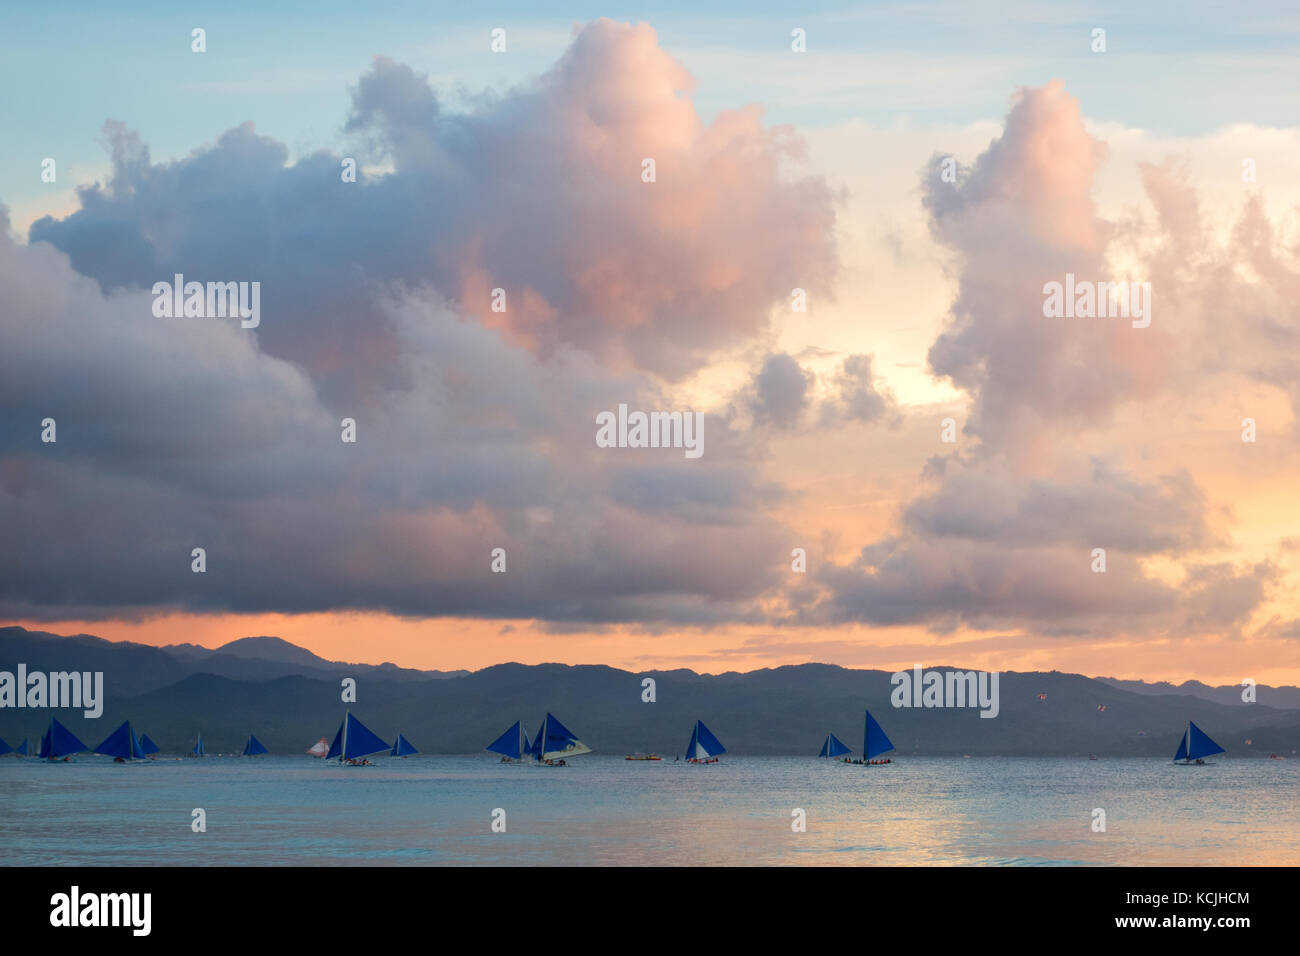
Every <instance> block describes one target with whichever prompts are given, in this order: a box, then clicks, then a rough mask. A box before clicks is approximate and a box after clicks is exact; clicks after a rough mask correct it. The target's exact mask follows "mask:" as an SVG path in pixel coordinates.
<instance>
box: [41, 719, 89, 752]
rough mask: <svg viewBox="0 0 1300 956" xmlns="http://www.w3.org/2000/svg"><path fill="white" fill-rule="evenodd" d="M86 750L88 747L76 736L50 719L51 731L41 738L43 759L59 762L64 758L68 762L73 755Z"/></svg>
mask: <svg viewBox="0 0 1300 956" xmlns="http://www.w3.org/2000/svg"><path fill="white" fill-rule="evenodd" d="M86 749H87V748H86V745H85V744H83V743H82V742H81V741H80V740H78V739H77V735H76V734H74V733H73V732H72V731H70V730H69V729H68V728H67V727H64V726H63V725H62V724H61V723H59V722H58V720H56V719H55V718H53V717H51V718H50V729H49V730H47V731H45V735H44V736H43V737H41V752H40V756H41V757H42V758H45V759H49V760H58V759H59V758H60V757H62V758H63V759H64V760H67V759H68V758H69V757H70V756H71V755H72V754H79V753H81V752H82V751H84V750H86Z"/></svg>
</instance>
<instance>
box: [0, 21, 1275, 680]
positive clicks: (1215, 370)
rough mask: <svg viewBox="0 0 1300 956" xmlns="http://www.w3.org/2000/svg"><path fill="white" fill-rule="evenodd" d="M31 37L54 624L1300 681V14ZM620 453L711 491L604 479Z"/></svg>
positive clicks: (172, 633) (26, 67) (335, 24)
mask: <svg viewBox="0 0 1300 956" xmlns="http://www.w3.org/2000/svg"><path fill="white" fill-rule="evenodd" d="M12 20H13V23H12V25H11V28H9V29H7V30H6V33H5V36H4V37H3V39H0V44H2V47H3V51H4V56H3V57H0V82H3V83H4V84H5V85H6V87H7V88H8V89H10V90H20V91H22V93H21V95H15V96H10V97H6V98H5V100H4V103H3V105H0V129H3V130H4V133H5V135H4V136H3V139H2V140H0V203H2V204H3V209H4V216H5V217H6V223H5V228H3V229H0V232H2V233H3V235H0V303H3V304H2V305H0V345H2V347H0V527H3V528H4V530H5V533H4V536H3V543H0V618H2V619H3V620H5V621H7V622H10V623H18V624H23V625H24V626H28V627H33V628H39V629H41V630H48V631H54V632H56V633H78V632H86V633H92V634H96V635H99V636H102V637H106V638H110V639H115V640H136V641H142V642H146V643H151V644H168V643H179V642H195V643H201V644H205V645H207V646H217V645H219V644H222V643H225V642H226V641H229V640H234V639H236V638H239V637H244V636H250V635H260V634H273V635H277V636H280V637H283V638H285V639H287V640H291V641H293V642H295V643H297V644H300V645H303V646H305V647H308V648H310V649H311V650H313V651H315V652H316V653H318V654H321V655H322V656H325V657H328V658H331V659H339V660H349V661H357V662H367V663H379V662H382V661H392V662H394V663H398V664H401V665H404V666H411V667H424V668H437V669H444V670H446V669H457V668H479V667H484V666H488V665H491V664H494V663H499V662H503V661H509V660H515V661H521V662H524V663H537V662H543V661H560V662H566V663H604V664H611V665H614V666H619V667H627V668H630V669H648V668H665V667H690V668H693V669H695V670H699V671H708V672H720V671H726V670H742V671H743V670H752V669H755V668H759V667H770V666H779V665H783V664H793V663H802V662H805V661H821V662H828V663H835V664H841V665H844V666H849V667H877V668H886V669H890V670H894V669H899V668H904V667H911V666H913V665H917V664H921V665H943V664H949V665H955V666H964V667H978V668H982V669H988V670H1000V671H1007V670H1047V669H1058V670H1064V671H1074V672H1081V673H1086V674H1090V675H1109V676H1116V677H1129V678H1143V679H1148V680H1160V679H1168V680H1175V681H1181V680H1185V679H1189V678H1196V679H1200V680H1204V681H1207V682H1209V683H1227V682H1232V683H1236V682H1239V681H1240V680H1242V679H1243V678H1247V677H1249V678H1252V679H1255V680H1257V681H1259V682H1262V683H1275V684H1276V683H1292V684H1295V683H1300V607H1298V606H1297V601H1296V591H1295V589H1296V585H1297V583H1298V577H1297V575H1298V574H1300V560H1298V556H1300V548H1298V547H1297V546H1298V545H1300V504H1298V503H1297V500H1296V496H1295V494H1294V485H1295V482H1294V476H1295V475H1296V474H1297V466H1298V465H1300V456H1298V449H1297V438H1298V437H1300V422H1298V420H1297V417H1296V413H1295V405H1296V402H1297V401H1298V400H1300V384H1298V383H1300V375H1298V374H1297V372H1300V368H1297V365H1298V363H1300V339H1298V336H1300V328H1298V326H1297V322H1298V320H1300V305H1297V303H1298V302H1300V261H1298V260H1300V218H1298V215H1297V213H1298V212H1300V127H1298V126H1297V124H1298V123H1300V120H1298V119H1297V117H1300V111H1297V109H1296V105H1297V98H1296V94H1295V90H1297V89H1300V83H1298V82H1297V80H1300V76H1298V75H1297V74H1298V73H1300V66H1297V64H1298V63H1300V58H1297V56H1296V54H1297V41H1298V38H1300V12H1297V11H1295V10H1294V8H1292V7H1288V6H1287V5H1283V4H1278V5H1268V4H1254V5H1251V7H1250V9H1248V10H1240V9H1238V8H1237V7H1236V6H1235V5H1230V4H1209V3H1204V4H1191V5H1187V4H1178V5H1174V4H1143V5H1133V4H1053V5H1050V6H1048V7H1041V5H1030V4H1017V3H998V4H980V3H960V4H958V3H953V4H947V3H934V4H924V3H880V4H858V5H851V4H811V5H807V4H805V5H801V6H799V8H798V9H794V8H788V7H784V6H781V5H774V4H764V3H759V4H745V5H740V4H730V5H728V4H723V5H711V7H710V9H709V10H708V11H707V12H700V11H699V10H698V8H697V6H695V5H686V4H664V5H653V4H647V5H617V4H615V5H603V6H602V5H594V4H593V5H586V4H578V5H572V6H569V7H564V8H561V7H559V6H556V5H540V6H539V5H537V4H501V5H487V6H481V7H475V9H474V10H473V11H472V16H470V15H467V13H466V11H465V10H463V9H461V8H460V7H459V6H455V5H450V4H446V5H442V4H429V3H419V4H415V3H376V4H370V5H366V6H364V7H362V8H358V7H357V6H356V5H354V4H342V3H313V4H311V5H305V4H293V3H290V4H276V5H274V6H273V8H271V9H266V8H264V7H263V6H262V5H257V4H251V3H223V4H220V5H215V4H214V5H204V4H195V5H189V6H187V7H186V8H185V9H183V10H177V9H175V6H174V5H164V4H149V3H142V4H133V5H132V6H131V8H130V10H129V11H128V12H119V11H109V10H106V9H103V8H102V6H99V5H93V4H86V3H70V4H65V5H62V6H61V7H60V9H59V10H58V11H55V12H51V13H46V12H31V13H27V14H24V15H21V16H15V17H13V18H12ZM195 28H202V29H203V30H204V31H205V34H204V39H205V43H206V50H205V52H201V53H200V52H195V51H194V50H193V49H192V32H191V31H192V30H193V29H195ZM497 29H499V30H503V31H504V40H505V49H504V50H502V51H500V52H494V51H493V49H492V42H493V31H494V30H497ZM1098 30H1103V31H1104V49H1102V48H1100V46H1101V40H1100V39H1099V37H1100V35H1099V34H1098V33H1097V32H1096V31H1098ZM796 31H801V32H800V33H799V34H798V36H797V37H796V36H795V35H794V34H795V33H796ZM800 38H802V40H803V45H804V49H803V50H802V51H796V50H795V49H794V48H793V46H795V45H798V44H797V43H796V40H798V39H800ZM647 159H653V160H654V164H655V166H654V176H653V180H652V181H647V180H646V172H645V169H646V167H645V161H646V160H647ZM46 160H53V171H54V172H53V176H51V175H50V173H49V168H50V164H49V163H47V162H46ZM349 160H354V161H355V164H356V168H357V170H358V172H357V175H356V177H355V178H356V181H355V182H353V181H346V177H345V176H344V175H343V173H342V170H343V169H344V167H345V166H346V164H347V162H348V161H349ZM51 179H52V180H53V181H50V180H51ZM178 273H179V274H182V275H184V276H185V279H186V281H198V282H247V283H251V282H257V283H259V286H260V315H259V321H258V324H257V325H256V327H252V328H247V327H244V324H242V323H241V322H239V321H238V320H237V319H235V320H232V319H230V318H223V317H215V316H195V315H191V316H169V315H159V314H158V303H157V296H156V295H155V294H154V292H153V288H154V284H155V283H157V282H167V283H170V282H171V281H172V278H173V276H174V275H176V274H178ZM1067 276H1071V277H1074V278H1073V279H1070V280H1069V281H1070V282H1071V283H1073V282H1074V280H1075V279H1077V280H1078V281H1080V282H1085V283H1093V282H1121V281H1122V282H1126V283H1131V284H1132V286H1133V287H1134V288H1135V289H1136V288H1149V290H1150V297H1149V300H1148V302H1149V311H1148V312H1147V317H1148V318H1149V322H1146V323H1145V324H1144V323H1143V322H1139V321H1137V320H1134V321H1132V322H1131V321H1129V319H1128V318H1123V317H1114V316H1097V317H1064V316H1059V315H1048V314H1045V298H1046V289H1047V288H1048V285H1049V284H1050V283H1052V282H1059V283H1065V282H1066V281H1067ZM494 290H501V291H500V294H499V295H498V293H496V292H494ZM796 290H799V292H798V294H796ZM501 306H503V308H500V307H501ZM620 405H626V406H627V407H628V408H629V409H631V410H634V411H635V410H644V411H664V412H671V411H683V412H684V411H695V412H700V413H702V414H703V422H704V430H703V439H704V441H703V453H702V454H700V455H699V456H698V457H689V456H687V455H685V454H683V451H682V450H681V449H679V448H627V447H618V448H606V447H600V445H599V444H598V442H597V440H596V435H597V424H596V423H597V416H598V415H599V414H600V413H601V412H604V411H613V410H616V409H618V407H619V406H620ZM47 419H53V421H54V423H55V426H54V427H55V437H56V440H55V441H48V440H43V437H45V438H48V437H49V436H48V434H47V432H48V429H47V426H46V425H45V424H43V423H44V422H46V420H47ZM344 419H351V420H353V421H354V422H355V423H356V425H355V431H356V441H355V442H346V441H343V440H341V435H342V432H343V422H344ZM194 548H203V549H204V557H205V562H206V564H205V568H204V570H203V571H202V572H201V573H196V572H195V571H194V567H193V561H194V558H193V556H192V555H193V549H194ZM498 548H499V549H502V550H503V552H504V562H505V565H504V571H502V570H500V562H499V561H498V560H497V559H496V558H494V557H493V555H494V549H498ZM796 549H799V550H798V552H796ZM1098 549H1101V550H1100V551H1099V550H1098ZM1099 555H1100V557H1099ZM1103 561H1104V563H1099V562H1103ZM494 562H495V563H496V564H497V570H493V565H494Z"/></svg>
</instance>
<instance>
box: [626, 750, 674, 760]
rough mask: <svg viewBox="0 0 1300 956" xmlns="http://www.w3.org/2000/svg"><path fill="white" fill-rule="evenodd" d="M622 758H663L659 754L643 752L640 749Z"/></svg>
mask: <svg viewBox="0 0 1300 956" xmlns="http://www.w3.org/2000/svg"><path fill="white" fill-rule="evenodd" d="M623 759H624V760H663V759H664V758H663V757H661V756H659V755H658V754H643V753H641V752H640V751H637V752H636V753H634V754H628V755H627V756H626V757H624V758H623Z"/></svg>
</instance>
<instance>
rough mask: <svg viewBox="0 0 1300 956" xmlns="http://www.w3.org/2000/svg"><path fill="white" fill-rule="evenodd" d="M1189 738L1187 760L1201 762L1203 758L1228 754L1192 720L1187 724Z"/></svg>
mask: <svg viewBox="0 0 1300 956" xmlns="http://www.w3.org/2000/svg"><path fill="white" fill-rule="evenodd" d="M1187 738H1188V739H1187V758H1188V759H1189V760H1200V759H1201V758H1202V757H1212V756H1214V754H1221V753H1227V751H1226V750H1224V749H1223V748H1222V747H1220V746H1219V745H1218V744H1216V743H1215V742H1214V741H1213V740H1211V739H1210V737H1209V735H1208V734H1206V733H1205V731H1203V730H1201V728H1200V727H1197V726H1196V724H1194V723H1192V722H1191V721H1190V720H1189V721H1188V722H1187Z"/></svg>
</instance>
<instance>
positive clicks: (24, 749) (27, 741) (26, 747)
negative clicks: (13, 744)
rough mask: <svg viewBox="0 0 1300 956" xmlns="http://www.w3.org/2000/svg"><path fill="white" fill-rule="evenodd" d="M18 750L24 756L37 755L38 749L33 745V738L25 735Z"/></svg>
mask: <svg viewBox="0 0 1300 956" xmlns="http://www.w3.org/2000/svg"><path fill="white" fill-rule="evenodd" d="M16 752H17V753H18V754H20V755H22V756H24V757H34V756H36V750H35V748H34V747H33V746H32V738H30V737H24V738H23V742H22V743H20V744H19V745H18V750H17V751H16Z"/></svg>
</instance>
